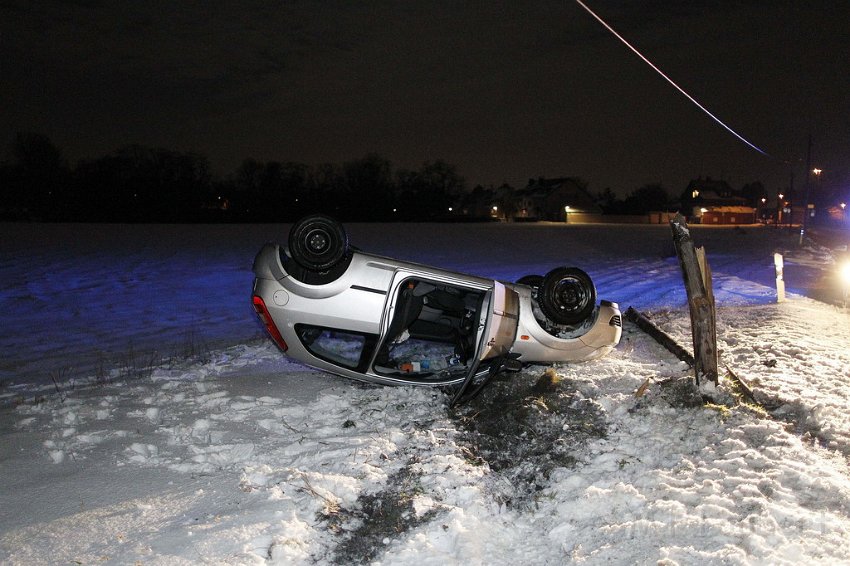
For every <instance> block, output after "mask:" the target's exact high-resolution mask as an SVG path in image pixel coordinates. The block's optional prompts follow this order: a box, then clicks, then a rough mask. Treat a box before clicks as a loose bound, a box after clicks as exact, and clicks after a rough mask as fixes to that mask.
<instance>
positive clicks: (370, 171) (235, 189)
mask: <svg viewBox="0 0 850 566" xmlns="http://www.w3.org/2000/svg"><path fill="white" fill-rule="evenodd" d="M516 192H517V191H515V189H514V188H513V187H510V186H509V185H503V186H501V187H498V188H494V187H491V188H489V189H487V188H484V187H481V186H477V187H475V188H474V189H473V190H471V191H469V190H467V186H466V181H465V180H464V178H463V177H462V176H461V175H460V174H459V172H458V170H457V167H456V166H454V165H452V164H450V163H447V162H445V161H442V160H437V161H433V162H427V163H424V164H423V165H422V166H421V167H419V168H418V169H394V168H393V167H392V164H391V163H390V162H389V161H387V160H386V159H384V158H383V157H381V156H380V155H377V154H374V153H372V154H368V155H366V156H364V157H362V158H360V159H355V160H352V161H348V162H345V163H341V164H334V163H326V164H321V165H315V166H310V165H305V164H303V163H295V162H289V161H265V162H263V161H258V160H256V159H246V160H244V161H243V162H242V164H241V165H239V167H238V168H237V169H236V171H234V172H232V173H230V174H228V175H225V176H223V177H217V176H214V175H213V174H212V173H211V167H210V164H209V162H208V160H207V158H206V157H204V156H202V155H198V154H194V153H182V152H178V151H172V150H167V149H154V148H149V147H143V146H139V145H131V146H127V147H124V148H122V149H119V150H117V151H114V152H112V153H110V154H108V155H105V156H102V157H98V158H95V159H85V160H81V161H79V162H78V163H76V164H75V165H73V166H71V165H69V164H68V163H67V161H66V160H65V159H64V158H63V157H62V152H61V151H60V150H59V148H57V147H56V146H55V145H54V144H53V143H52V142H51V141H50V139H48V138H47V137H46V136H43V135H40V134H33V133H19V134H17V135H16V137H15V139H14V140H13V142H12V144H11V146H10V148H9V151H8V154H7V158H6V159H5V160H4V161H2V162H0V219H5V220H9V219H11V220H44V221H85V222H102V221H107V222H292V221H294V220H296V219H298V218H300V217H301V216H303V215H304V214H308V213H312V212H325V213H328V214H332V215H334V216H336V217H337V218H339V219H340V220H344V221H352V220H354V221H388V220H389V221H411V220H412V221H436V220H460V219H485V218H489V217H490V216H491V215H490V210H491V208H492V207H493V206H494V205H498V209H499V210H501V211H503V213H504V211H507V210H509V209H510V208H511V202H512V201H511V199H512V198H513V196H514V195H515V194H516ZM741 193H742V194H743V195H744V196H745V197H747V199H748V200H752V201H753V203H756V202H757V201H758V200H760V198H761V197H762V196H763V195H764V194H765V190H764V187H763V186H762V185H761V183H757V182H756V183H751V184H749V185H746V186H745V187H744V189H742V191H741ZM682 199H684V197H682ZM596 202H597V203H598V204H599V206H600V208H601V209H602V211H603V212H604V213H606V214H646V213H648V212H651V211H663V210H676V209H677V208H678V207H680V206H681V205H684V204H686V203H684V202H682V201H681V200H680V199H679V198H671V197H670V195H669V194H668V193H667V191H666V190H665V189H664V188H663V187H662V186H661V185H658V184H650V185H645V186H643V187H640V188H638V189H636V190H634V191H632V192H631V193H629V194H628V195H627V196H626V197H625V198H619V197H617V196H616V195H615V194H614V193H613V191H611V189H606V190H605V191H603V192H602V193H600V194H598V195H597V197H596ZM753 206H757V204H753Z"/></svg>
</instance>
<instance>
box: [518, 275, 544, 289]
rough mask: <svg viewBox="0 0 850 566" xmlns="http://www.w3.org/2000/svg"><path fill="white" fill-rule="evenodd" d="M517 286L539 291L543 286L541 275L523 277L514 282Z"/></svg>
mask: <svg viewBox="0 0 850 566" xmlns="http://www.w3.org/2000/svg"><path fill="white" fill-rule="evenodd" d="M516 282H517V285H528V286H529V287H532V288H534V289H539V288H540V286H541V285H543V276H542V275H523V276H522V277H520V278H519V279H517V280H516Z"/></svg>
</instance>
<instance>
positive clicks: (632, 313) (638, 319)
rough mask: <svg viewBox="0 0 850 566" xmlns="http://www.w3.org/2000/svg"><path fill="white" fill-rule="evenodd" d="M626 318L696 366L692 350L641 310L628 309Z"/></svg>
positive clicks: (670, 350) (677, 355) (683, 359)
mask: <svg viewBox="0 0 850 566" xmlns="http://www.w3.org/2000/svg"><path fill="white" fill-rule="evenodd" d="M625 316H626V320H628V321H629V322H632V323H634V324H635V325H636V326H637V327H638V328H640V329H641V330H643V331H644V332H646V333H647V334H649V335H650V336H652V337H653V338H655V341H656V342H658V343H659V344H661V345H662V346H664V347H665V348H667V351H668V352H670V353H671V354H673V355H674V356H676V357H677V358H679V359H680V360H681V361H683V362H685V363H686V364H688V365H689V366H691V367H694V357H693V356H692V355H691V353H690V352H688V351H687V350H685V349H684V348H683V347H682V346H680V345H679V343H678V342H676V341H675V340H674V339H673V338H672V337H671V336H670V335H669V334H667V333H666V332H664V331H663V330H661V329H660V328H658V326H657V325H656V324H655V323H654V322H652V321H651V320H649V319H648V318H646V315H644V314H643V313H641V312H638V311H637V310H636V309H635V308H634V307H629V308H628V309H626V313H625Z"/></svg>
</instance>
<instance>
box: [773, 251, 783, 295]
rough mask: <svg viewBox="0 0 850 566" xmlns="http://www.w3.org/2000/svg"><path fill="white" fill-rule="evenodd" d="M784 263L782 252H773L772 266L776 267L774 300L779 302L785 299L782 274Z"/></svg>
mask: <svg viewBox="0 0 850 566" xmlns="http://www.w3.org/2000/svg"><path fill="white" fill-rule="evenodd" d="M784 265H785V260H784V259H783V258H782V254H780V253H775V254H773V266H774V267H775V268H776V302H777V303H781V302H783V301H785V277H784V276H783V274H782V270H783V266H784Z"/></svg>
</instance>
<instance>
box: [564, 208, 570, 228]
mask: <svg viewBox="0 0 850 566" xmlns="http://www.w3.org/2000/svg"><path fill="white" fill-rule="evenodd" d="M569 223H570V207H569V206H565V207H564V224H569Z"/></svg>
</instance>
